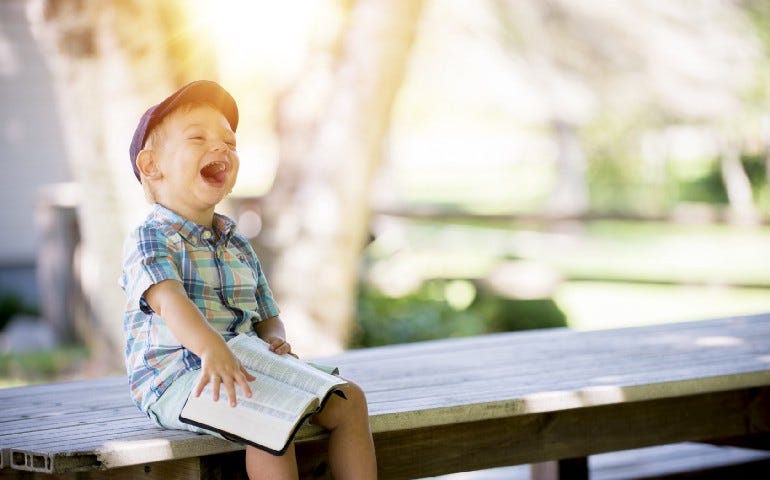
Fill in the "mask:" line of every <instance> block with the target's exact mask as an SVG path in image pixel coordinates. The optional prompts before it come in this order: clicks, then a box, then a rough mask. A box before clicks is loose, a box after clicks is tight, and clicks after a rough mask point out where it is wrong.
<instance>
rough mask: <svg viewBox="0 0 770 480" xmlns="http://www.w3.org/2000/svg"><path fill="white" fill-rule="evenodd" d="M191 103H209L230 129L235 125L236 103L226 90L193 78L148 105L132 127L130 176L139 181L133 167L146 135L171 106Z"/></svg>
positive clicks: (137, 172) (214, 83) (234, 127)
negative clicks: (135, 125)
mask: <svg viewBox="0 0 770 480" xmlns="http://www.w3.org/2000/svg"><path fill="white" fill-rule="evenodd" d="M191 102H205V103H210V104H211V105H213V106H214V107H215V108H216V109H217V110H219V111H220V112H222V115H224V116H225V118H226V119H227V121H228V123H229V124H230V128H232V129H233V132H234V131H235V129H236V128H237V127H238V105H236V103H235V99H234V98H233V97H232V95H230V94H229V93H227V90H225V89H224V88H222V87H221V86H220V85H219V84H218V83H216V82H212V81H210V80H196V81H194V82H191V83H188V84H187V85H185V86H184V87H182V88H180V89H179V90H177V91H176V92H174V93H173V94H171V96H169V97H168V98H167V99H165V100H163V101H162V102H160V103H159V104H157V105H155V106H152V107H150V108H149V109H148V110H147V111H146V112H144V115H142V118H141V119H140V120H139V125H137V127H136V131H135V132H134V138H133V139H131V148H130V149H129V155H130V156H131V166H132V167H133V168H134V175H136V178H137V180H139V181H141V177H140V176H139V169H138V168H137V167H136V157H137V156H139V152H141V151H142V148H143V147H144V142H145V141H146V140H147V134H148V133H150V130H152V129H153V128H154V127H155V125H157V124H158V123H159V122H160V121H161V120H163V118H164V117H165V116H166V115H168V114H169V113H171V112H172V111H173V110H174V109H175V108H177V107H179V106H180V105H184V104H185V103H191Z"/></svg>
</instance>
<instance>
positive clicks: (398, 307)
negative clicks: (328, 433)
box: [0, 0, 770, 387]
mask: <svg viewBox="0 0 770 480" xmlns="http://www.w3.org/2000/svg"><path fill="white" fill-rule="evenodd" d="M200 78H207V79H212V80H217V81H219V82H220V83H221V84H222V85H223V86H224V87H225V88H226V89H228V90H229V91H230V92H231V93H232V94H233V96H234V97H235V98H236V100H237V101H238V104H239V108H240V111H241V122H240V125H239V127H238V145H239V147H238V148H239V151H240V157H241V164H242V165H241V172H240V176H239V181H238V184H237V186H236V188H235V190H234V192H233V194H232V196H231V197H230V198H229V199H228V200H227V201H226V202H224V203H223V204H222V208H221V211H222V213H225V214H228V215H230V216H232V217H233V218H235V219H236V220H237V221H238V222H239V226H240V230H241V231H242V232H243V233H244V234H245V235H247V236H248V237H249V238H250V239H251V241H252V242H253V245H254V247H255V249H256V251H257V253H258V254H259V256H260V258H261V260H262V262H263V265H264V267H265V269H266V271H267V275H268V279H269V280H270V283H271V287H272V289H273V292H274V294H275V296H276V298H277V300H278V302H279V305H280V306H281V309H282V317H283V319H284V322H285V323H286V324H287V326H288V328H289V339H290V341H291V342H292V344H293V345H294V349H295V351H298V352H300V353H301V354H302V355H304V356H316V355H323V354H327V353H333V352H335V351H339V350H341V349H347V348H361V347H367V346H374V345H382V344H389V343H399V342H409V341H415V340H424V339H431V338H446V337H452V336H461V335H475V334H483V333H487V332H495V331H507V330H518V329H529V328H547V327H558V326H569V327H572V328H576V329H596V328H613V327H624V326H631V325H641V324H649V323H655V322H672V321H687V320H698V319H703V318H713V317H718V316H727V315H743V314H750V313H757V312H766V311H770V268H768V267H770V227H768V219H770V150H769V148H770V3H768V2H766V1H764V0H690V1H686V2H685V1H680V2H670V1H668V0H626V1H624V2H604V1H601V0H582V1H580V2H575V1H569V0H422V1H421V0H284V1H282V2H272V1H267V0H243V1H239V0H188V1H184V0H163V1H157V0H120V1H118V0H105V1H97V0H1V1H0V105H2V110H0V162H2V171H3V175H2V177H0V202H2V205H3V206H2V210H1V212H2V213H0V225H1V226H2V229H3V233H4V238H3V242H2V244H1V246H0V387H3V386H11V385H18V384H22V383H29V382H38V381H49V380H52V379H61V378H73V377H86V376H93V375H103V374H113V373H115V374H121V373H122V372H123V370H122V368H123V367H122V362H123V332H122V321H123V305H124V298H123V293H122V291H121V290H120V288H119V287H118V284H117V278H118V276H119V275H120V263H121V251H122V242H123V238H124V237H125V235H126V234H127V232H128V231H129V230H130V229H131V228H132V227H133V226H134V225H136V224H137V223H138V222H139V221H140V220H141V219H142V218H143V217H144V215H145V214H146V213H147V211H148V209H149V206H148V205H147V204H146V203H145V201H144V198H143V196H142V192H141V188H140V186H139V184H138V183H137V182H136V179H135V178H134V176H133V173H132V171H131V167H130V164H129V160H128V145H129V143H130V138H131V136H132V134H133V131H134V128H135V126H136V123H137V121H138V119H139V117H140V115H141V114H142V113H143V112H144V111H145V110H146V109H147V108H148V107H149V106H150V105H153V104H155V103H158V102H159V101H160V100H162V99H163V98H165V97H166V96H167V95H168V94H170V93H171V92H172V91H174V90H175V89H176V88H178V87H179V86H181V85H183V84H185V83H187V82H188V81H191V80H195V79H200Z"/></svg>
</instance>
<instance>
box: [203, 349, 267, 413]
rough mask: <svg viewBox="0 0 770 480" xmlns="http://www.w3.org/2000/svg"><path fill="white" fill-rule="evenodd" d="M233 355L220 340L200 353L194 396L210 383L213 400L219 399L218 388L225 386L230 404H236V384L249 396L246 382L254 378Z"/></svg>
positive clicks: (232, 405) (249, 392) (249, 391)
mask: <svg viewBox="0 0 770 480" xmlns="http://www.w3.org/2000/svg"><path fill="white" fill-rule="evenodd" d="M255 379H256V377H254V376H253V375H251V374H250V373H249V372H248V371H247V370H246V369H245V368H244V366H243V365H242V364H241V362H240V361H239V360H238V359H237V358H236V357H235V355H233V352H231V351H230V349H229V348H228V347H227V345H226V344H225V343H224V342H222V343H221V344H219V343H217V344H215V345H211V346H210V348H209V349H207V350H206V351H205V352H203V353H202V355H201V377H200V381H199V382H198V384H197V385H196V386H195V396H196V397H197V396H200V394H201V392H203V389H204V388H205V387H206V385H208V384H209V383H211V387H212V389H213V390H214V395H213V399H214V401H218V400H219V389H220V387H221V386H224V387H225V393H227V398H228V399H229V400H230V406H231V407H234V406H235V405H236V399H235V386H236V385H238V386H239V387H240V388H241V391H242V392H243V394H244V395H246V396H247V397H251V388H249V384H248V383H247V382H250V381H253V380H255Z"/></svg>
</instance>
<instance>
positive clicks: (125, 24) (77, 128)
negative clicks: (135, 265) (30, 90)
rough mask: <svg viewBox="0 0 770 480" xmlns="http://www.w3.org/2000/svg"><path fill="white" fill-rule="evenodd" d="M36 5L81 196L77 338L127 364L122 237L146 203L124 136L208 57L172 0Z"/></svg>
mask: <svg viewBox="0 0 770 480" xmlns="http://www.w3.org/2000/svg"><path fill="white" fill-rule="evenodd" d="M32 7H33V8H31V9H30V12H31V14H30V23H31V24H32V25H33V30H34V31H35V36H36V38H37V40H38V42H39V44H40V46H41V49H42V50H43V53H44V55H45V56H46V59H47V61H48V63H49V65H50V66H51V70H52V73H53V77H54V79H55V82H56V85H55V90H56V92H57V97H58V99H59V105H58V107H59V111H60V120H61V124H62V127H63V130H64V134H65V138H66V144H67V150H68V151H67V152H66V157H67V158H68V159H69V162H70V166H71V171H72V172H73V177H74V179H75V180H76V182H77V184H78V185H79V187H80V189H81V194H80V198H82V199H83V200H82V201H81V202H80V203H79V205H78V222H79V225H80V233H81V238H82V245H81V249H80V252H81V258H80V260H81V261H80V266H81V272H80V276H81V280H82V287H83V290H84V293H85V297H86V299H87V302H88V307H89V308H88V311H89V316H90V318H89V319H87V322H88V323H89V324H90V325H91V326H92V330H91V333H90V335H89V336H88V337H87V338H84V339H83V340H84V341H85V342H86V344H87V345H88V347H89V348H90V350H91V352H92V355H93V358H94V360H95V361H94V362H93V363H94V365H96V366H98V367H99V369H115V368H119V367H121V366H122V365H123V354H122V352H123V344H124V339H123V328H122V323H123V309H124V305H125V297H124V295H123V292H121V291H120V288H119V287H118V283H117V280H118V277H119V275H120V269H121V265H120V263H121V258H122V246H123V239H124V238H125V234H126V232H127V231H128V229H129V228H130V227H131V226H133V225H134V224H135V223H136V222H137V221H138V220H139V219H140V218H141V216H142V214H143V212H144V211H145V206H146V203H145V201H144V197H143V193H142V189H141V187H140V186H139V185H138V183H137V182H136V180H135V178H134V176H133V172H132V170H131V167H130V165H129V161H128V145H129V143H130V137H131V135H132V134H133V131H134V128H135V127H136V122H137V121H138V119H139V117H140V115H141V114H142V113H143V112H144V109H146V108H147V107H149V106H150V105H152V104H153V103H157V101H158V99H161V98H163V97H164V96H165V95H167V94H168V92H170V91H172V89H173V88H174V87H175V86H177V85H179V84H181V83H182V82H184V81H187V80H188V79H190V78H194V77H197V76H199V75H202V74H204V73H206V72H208V73H209V75H210V73H211V70H212V68H211V65H213V63H211V62H207V61H206V58H210V57H211V56H210V54H209V52H208V51H207V50H204V49H203V48H197V47H195V45H196V44H195V43H193V42H192V36H193V35H194V32H192V31H190V30H189V29H186V28H185V25H184V22H183V21H179V19H182V18H184V16H183V15H181V13H180V10H179V9H180V8H181V4H179V3H177V2H176V1H174V2H172V1H164V2H155V1H154V0H127V1H117V0H111V1H96V0H91V1H82V0H38V1H36V2H33V3H32ZM169 19H174V20H175V21H169ZM182 32H185V33H184V34H182ZM181 52H185V54H186V55H187V57H186V58H195V59H196V61H195V62H190V61H185V58H183V57H182V54H181ZM62 156H65V153H64V152H63V153H62Z"/></svg>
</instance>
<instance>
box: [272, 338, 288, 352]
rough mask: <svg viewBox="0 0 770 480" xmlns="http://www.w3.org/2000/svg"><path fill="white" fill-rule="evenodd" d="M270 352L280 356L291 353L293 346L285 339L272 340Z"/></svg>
mask: <svg viewBox="0 0 770 480" xmlns="http://www.w3.org/2000/svg"><path fill="white" fill-rule="evenodd" d="M270 350H271V351H273V352H275V353H277V354H278V355H284V354H287V353H291V345H290V344H289V342H287V341H286V340H284V339H283V338H272V339H271V340H270Z"/></svg>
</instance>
